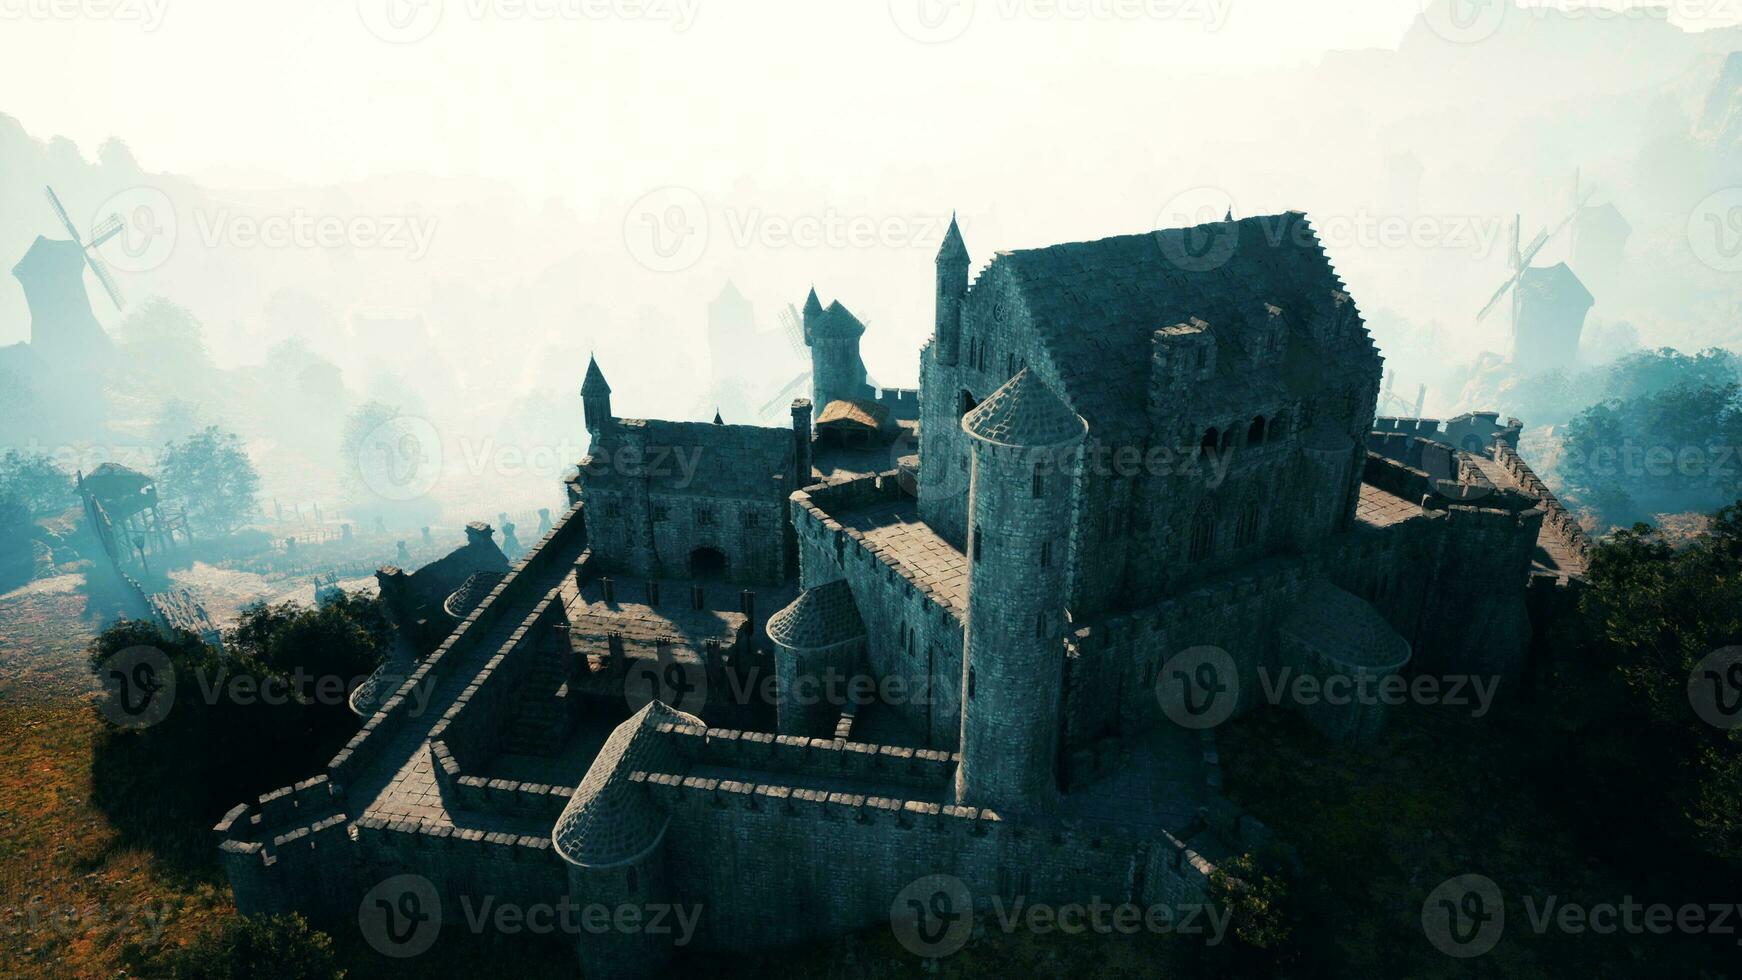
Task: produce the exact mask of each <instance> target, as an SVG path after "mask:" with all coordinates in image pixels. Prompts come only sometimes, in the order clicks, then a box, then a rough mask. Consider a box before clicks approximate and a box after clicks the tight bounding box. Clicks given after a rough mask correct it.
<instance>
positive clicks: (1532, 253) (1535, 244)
mask: <svg viewBox="0 0 1742 980" xmlns="http://www.w3.org/2000/svg"><path fill="white" fill-rule="evenodd" d="M1548 239H1549V233H1548V231H1547V230H1543V231H1539V232H1537V233H1536V237H1535V238H1532V239H1531V240H1530V244H1529V245H1526V246H1525V247H1524V252H1523V253H1522V254H1521V255H1520V256H1519V260H1518V269H1519V271H1520V272H1523V271H1524V270H1525V269H1528V268H1530V260H1531V259H1534V258H1536V253H1538V252H1540V251H1542V247H1543V246H1544V245H1547V244H1548Z"/></svg>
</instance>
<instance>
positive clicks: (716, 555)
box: [690, 548, 726, 579]
mask: <svg viewBox="0 0 1742 980" xmlns="http://www.w3.org/2000/svg"><path fill="white" fill-rule="evenodd" d="M725 577H726V554H725V552H723V551H721V550H720V549H718V548H697V549H696V550H694V551H692V552H690V578H693V579H721V578H725Z"/></svg>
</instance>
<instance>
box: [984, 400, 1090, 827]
mask: <svg viewBox="0 0 1742 980" xmlns="http://www.w3.org/2000/svg"><path fill="white" fill-rule="evenodd" d="M962 429H963V431H965V432H966V433H967V434H968V436H969V439H970V442H971V443H972V447H973V448H972V453H973V470H972V473H971V476H970V481H971V482H970V484H969V491H968V494H969V500H968V511H969V518H968V619H967V626H966V637H965V640H964V643H963V646H964V649H965V650H966V655H965V656H964V657H963V662H962V736H961V754H962V762H961V765H960V766H959V767H958V768H957V770H956V787H955V795H956V802H957V803H958V804H961V805H964V806H984V807H991V808H992V809H994V810H997V811H999V812H1000V813H1009V814H1013V815H1033V814H1044V813H1045V812H1046V811H1047V810H1049V809H1050V808H1051V806H1052V804H1053V802H1054V799H1055V797H1056V796H1057V794H1058V778H1057V767H1058V739H1059V723H1060V710H1061V709H1060V701H1061V698H1062V694H1063V687H1064V629H1065V564H1066V560H1067V554H1066V551H1067V548H1068V546H1069V537H1070V519H1071V495H1072V491H1073V478H1074V474H1075V466H1074V463H1075V459H1076V453H1077V451H1078V449H1079V448H1080V446H1081V444H1082V441H1083V437H1084V436H1085V435H1086V434H1087V432H1088V424H1087V423H1086V422H1084V421H1083V419H1082V418H1081V417H1080V416H1078V415H1077V414H1076V413H1074V412H1072V411H1071V410H1070V408H1069V407H1067V406H1066V405H1065V404H1064V402H1062V401H1060V400H1059V397H1058V395H1056V394H1054V393H1053V391H1052V390H1051V389H1050V388H1048V387H1047V386H1046V384H1045V383H1044V382H1042V381H1041V380H1040V379H1039V378H1038V377H1036V376H1035V375H1034V374H1033V373H1032V372H1031V371H1030V370H1029V369H1028V368H1023V369H1022V370H1021V371H1018V372H1017V373H1016V376H1015V377H1013V378H1011V379H1010V380H1009V381H1008V382H1006V383H1005V384H1004V386H1003V387H1001V388H999V389H998V390H997V391H994V392H993V393H992V394H991V395H989V396H988V397H987V398H986V400H985V401H984V402H982V403H981V404H980V405H979V406H978V407H976V408H975V409H974V410H973V411H971V412H969V413H968V414H967V415H965V416H963V418H962Z"/></svg>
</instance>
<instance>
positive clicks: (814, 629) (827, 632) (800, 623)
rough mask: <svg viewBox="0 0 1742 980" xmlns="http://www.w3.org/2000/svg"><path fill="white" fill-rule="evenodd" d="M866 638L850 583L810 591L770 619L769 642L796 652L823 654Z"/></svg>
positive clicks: (828, 585) (840, 582) (825, 586)
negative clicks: (855, 639) (852, 640)
mask: <svg viewBox="0 0 1742 980" xmlns="http://www.w3.org/2000/svg"><path fill="white" fill-rule="evenodd" d="M864 635H865V623H864V622H863V621H862V620H860V618H859V607H858V606H856V605H854V604H853V590H852V589H850V588H848V586H847V580H846V579H836V580H835V581H833V582H830V583H828V584H826V585H819V586H817V587H815V588H812V589H806V590H804V591H803V592H800V593H799V594H798V598H797V599H794V600H793V601H792V605H789V606H787V607H786V608H785V609H782V610H780V611H779V612H777V613H775V614H774V615H772V616H770V617H768V638H769V639H771V640H773V641H774V642H776V643H778V644H780V645H781V646H783V647H788V648H791V649H794V650H820V649H822V648H824V647H832V646H834V645H835V644H837V643H845V642H846V641H848V640H851V639H854V638H856V637H860V636H864Z"/></svg>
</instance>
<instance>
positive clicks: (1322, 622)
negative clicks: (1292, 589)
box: [1280, 579, 1410, 670]
mask: <svg viewBox="0 0 1742 980" xmlns="http://www.w3.org/2000/svg"><path fill="white" fill-rule="evenodd" d="M1280 632H1281V633H1282V635H1283V636H1284V637H1286V638H1288V639H1292V640H1294V641H1295V642H1296V643H1299V644H1301V645H1302V646H1304V647H1306V648H1307V649H1309V650H1311V651H1313V652H1314V653H1316V654H1318V655H1319V656H1321V657H1323V658H1324V659H1325V660H1326V661H1328V662H1329V663H1330V664H1332V665H1336V666H1342V667H1359V668H1367V669H1370V670H1399V669H1401V668H1402V667H1403V665H1404V664H1405V663H1407V662H1408V661H1409V656H1410V649H1409V641H1408V640H1405V639H1404V638H1403V637H1401V636H1399V635H1398V634H1397V631H1396V630H1394V629H1392V628H1391V624H1390V623H1388V622H1386V621H1385V617H1384V616H1381V615H1379V610H1377V609H1374V608H1373V606H1372V605H1371V604H1369V603H1368V602H1367V601H1366V600H1365V599H1361V598H1359V597H1357V596H1355V595H1353V594H1351V593H1349V592H1345V591H1344V590H1342V589H1339V588H1337V587H1336V586H1335V585H1332V584H1331V583H1330V582H1327V581H1325V580H1324V579H1315V580H1314V581H1313V582H1312V583H1311V584H1309V585H1308V586H1307V589H1306V594H1305V595H1304V596H1303V597H1302V598H1301V601H1300V604H1299V605H1297V606H1295V608H1294V611H1293V612H1291V613H1289V616H1288V619H1287V620H1285V621H1284V622H1283V624H1282V627H1281V630H1280Z"/></svg>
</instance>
